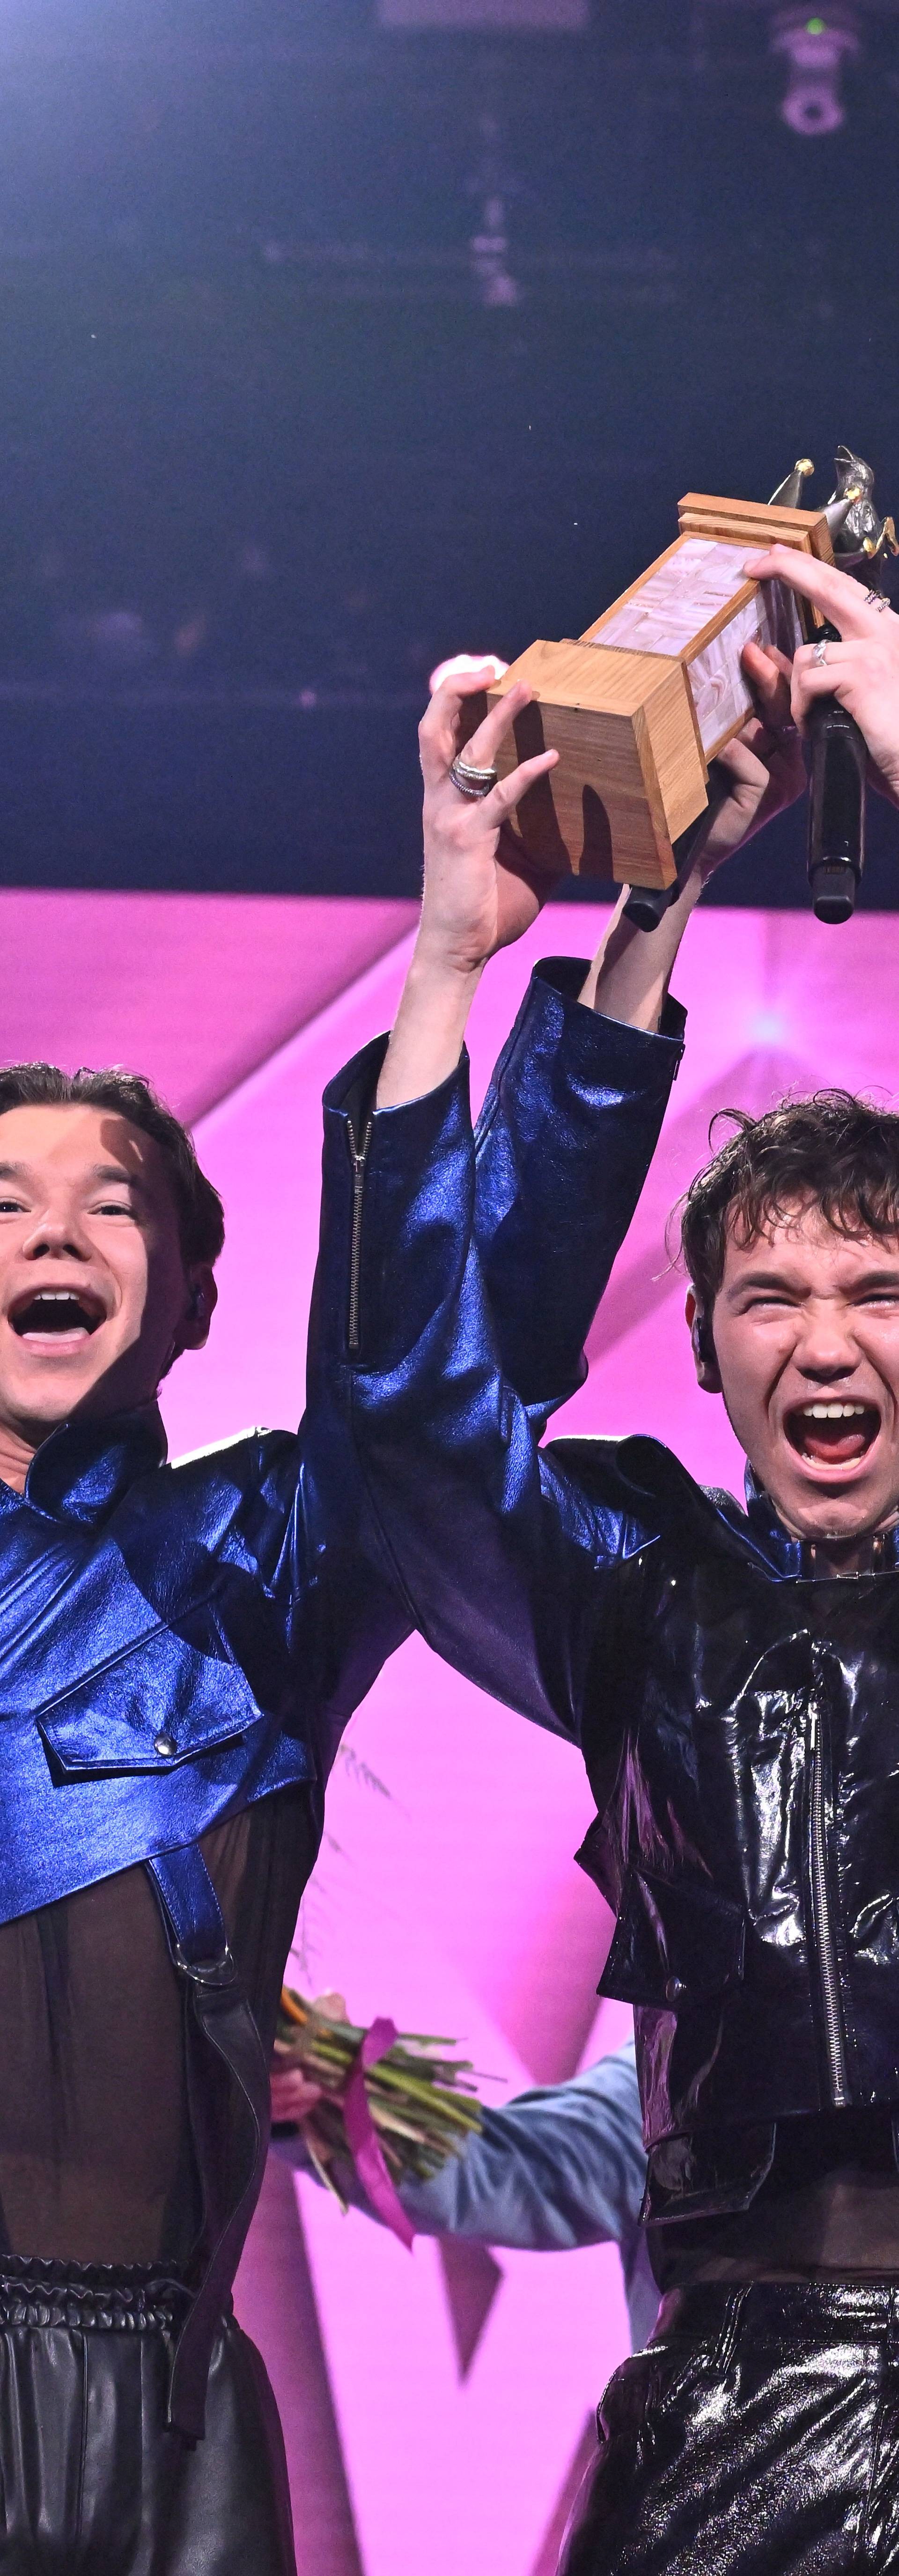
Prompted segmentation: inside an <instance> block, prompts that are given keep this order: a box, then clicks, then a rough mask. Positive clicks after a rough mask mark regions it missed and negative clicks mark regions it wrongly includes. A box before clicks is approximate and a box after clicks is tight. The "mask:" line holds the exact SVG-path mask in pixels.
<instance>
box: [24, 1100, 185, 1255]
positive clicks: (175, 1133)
mask: <svg viewBox="0 0 899 2576" xmlns="http://www.w3.org/2000/svg"><path fill="white" fill-rule="evenodd" d="M82 1104H85V1105H87V1106H88V1107H89V1108H92V1109H111V1110H113V1111H115V1113H116V1114H117V1116H118V1117H120V1118H127V1119H128V1121H129V1123H130V1125H131V1126H132V1127H139V1128H141V1130H142V1132H143V1134H144V1135H145V1136H152V1137H153V1140H154V1143H155V1144H157V1145H158V1146H159V1150H160V1153H161V1155H162V1157H163V1161H164V1163H165V1167H166V1173H167V1176H168V1181H169V1187H170V1189H171V1193H172V1197H173V1199H174V1202H175V1208H176V1211H177V1216H178V1232H179V1235H180V1239H181V1252H182V1256H183V1259H184V1261H185V1263H190V1262H193V1261H209V1262H212V1261H217V1260H218V1256H219V1253H220V1252H221V1249H222V1245H223V1243H224V1240H225V1219H224V1212H223V1209H222V1202H221V1199H220V1198H219V1194H218V1191H217V1190H215V1189H213V1186H212V1182H211V1181H207V1179H206V1174H205V1172H201V1170H200V1166H199V1163H198V1161H197V1157H196V1154H195V1152H194V1146H193V1140H192V1138H191V1137H190V1136H189V1135H188V1132H187V1128H186V1127H182V1125H181V1121H180V1119H178V1118H176V1117H175V1115H174V1112H173V1111H172V1110H171V1109H166V1107H165V1103H164V1102H163V1101H162V1100H159V1099H158V1098H157V1095H156V1093H155V1091H154V1090H153V1087H152V1084H151V1083H149V1082H145V1081H144V1078H143V1075H142V1074H139V1073H127V1072H126V1071H125V1070H124V1068H123V1067H122V1066H121V1065H116V1064H113V1065H105V1066H103V1067H102V1069H101V1070H100V1071H99V1072H96V1073H95V1072H92V1071H91V1068H90V1066H88V1065H81V1066H79V1069H78V1072H77V1073H63V1072H62V1071H61V1069H60V1066H59V1065H58V1064H4V1065H0V1118H2V1117H3V1115H4V1112H5V1110H7V1109H23V1108H51V1109H60V1108H62V1109H67V1108H69V1107H71V1106H73V1105H74V1106H76V1107H80V1106H81V1105H82Z"/></svg>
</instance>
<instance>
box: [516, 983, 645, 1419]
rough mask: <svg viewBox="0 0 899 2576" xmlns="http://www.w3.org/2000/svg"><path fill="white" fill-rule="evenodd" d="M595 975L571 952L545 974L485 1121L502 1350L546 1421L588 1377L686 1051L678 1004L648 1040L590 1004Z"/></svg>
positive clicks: (525, 1009)
mask: <svg viewBox="0 0 899 2576" xmlns="http://www.w3.org/2000/svg"><path fill="white" fill-rule="evenodd" d="M586 974H587V964H586V961H585V960H584V959H579V958H571V957H551V958H548V959H545V960H544V962H543V963H542V964H541V965H540V966H538V967H536V968H535V971H534V973H533V975H532V977H531V981H530V984H529V986H528V990H527V992H526V994H525V997H524V1001H523V1002H522V1005H521V1009H520V1011H519V1013H518V1017H517V1019H516V1022H515V1026H514V1028H513V1030H512V1032H511V1035H510V1036H509V1037H508V1039H507V1041H506V1044H505V1046H504V1048H503V1051H502V1054H501V1056H500V1058H499V1061H498V1064H497V1065H496V1068H495V1071H494V1074H493V1078H492V1081H491V1084H490V1088H489V1091H488V1093H487V1097H486V1099H485V1102H484V1106H483V1109H482V1111H481V1115H480V1117H479V1119H478V1122H477V1126H476V1128H475V1218H474V1222H475V1240H476V1244H477V1249H478V1254H479V1257H480V1263H481V1270H482V1273H483V1278H484V1285H485V1288H486V1291H487V1295H488V1297H489V1300H490V1305H491V1308H492V1312H493V1319H494V1327H495V1331H496V1343H497V1351H498V1354H499V1358H500V1362H501V1365H502V1369H503V1372H504V1375H505V1376H506V1377H507V1378H508V1380H509V1383H510V1385H511V1386H514V1388H515V1390H516V1393H517V1394H518V1395H519V1396H520V1397H521V1399H522V1402H523V1403H524V1404H525V1405H526V1406H527V1408H528V1411H529V1412H530V1413H531V1414H532V1415H533V1416H536V1417H537V1418H538V1419H540V1418H542V1419H544V1420H545V1419H546V1416H547V1415H548V1414H549V1413H550V1412H551V1411H552V1410H553V1408H554V1407H555V1406H556V1405H558V1404H561V1403H564V1401H565V1399H566V1397H567V1396H569V1395H572V1394H573V1393H574V1391H575V1389H576V1388H577V1387H578V1386H580V1385H581V1384H582V1381H583V1379H584V1377H585V1375H586V1360H585V1358H584V1342H585V1340H586V1337H587V1334H588V1332H589V1329H590V1325H591V1323H592V1321H593V1316H594V1314H595V1311H596V1308H597V1306H598V1304H599V1300H600V1298H601V1296H602V1294H603V1291H604V1289H605V1287H606V1283H607V1281H608V1277H609V1272H610V1270H611V1267H612V1262H613V1260H614V1257H615V1254H616V1252H617V1250H618V1247H619V1244H620V1243H621V1242H622V1240H623V1237H624V1235H625V1234H626V1232H627V1229H628V1226H629V1225H630V1222H631V1218H632V1216H633V1213H634V1209H635V1208H636V1205H637V1201H638V1199H639V1196H640V1192H641V1189H642V1187H643V1183H644V1181H645V1179H646V1174H647V1171H648V1169H649V1165H650V1162H651V1160H652V1156H653V1153H654V1151H655V1147H656V1144H657V1142H658V1137H659V1130H660V1128H661V1124H662V1119H663V1117H664V1114H665V1109H666V1106H667V1102H668V1097H669V1093H670V1090H671V1085H672V1082H673V1080H674V1078H675V1076H676V1073H677V1069H678V1065H679V1063H680V1059H681V1055H682V1053H683V1029H684V1012H683V1010H682V1009H681V1006H680V1004H679V1003H678V1002H674V1001H671V1000H669V1001H667V1002H666V1004H665V1009H664V1013H663V1017H662V1027H661V1031H660V1033H659V1034H658V1035H657V1036H655V1035H654V1036H647V1034H646V1033H645V1031H643V1030H641V1029H633V1028H630V1027H629V1026H627V1025H625V1024H624V1023H623V1022H620V1021H616V1020H606V1019H603V1018H602V1017H601V1016H600V1015H599V1014H598V1013H597V1012H596V1011H593V1010H589V1009H587V1008H585V1006H584V1004H583V1003H582V1002H580V1001H579V1000H578V994H579V993H580V991H581V989H582V987H583V983H584V978H585V976H586ZM638 1102H639V1111H637V1106H636V1104H637V1103H638Z"/></svg>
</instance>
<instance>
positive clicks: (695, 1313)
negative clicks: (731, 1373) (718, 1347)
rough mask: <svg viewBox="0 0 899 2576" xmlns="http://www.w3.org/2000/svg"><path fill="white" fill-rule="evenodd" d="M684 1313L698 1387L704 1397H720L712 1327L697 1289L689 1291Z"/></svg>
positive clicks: (719, 1378) (719, 1382)
mask: <svg viewBox="0 0 899 2576" xmlns="http://www.w3.org/2000/svg"><path fill="white" fill-rule="evenodd" d="M684 1311H685V1313H686V1318H687V1324H688V1328H689V1333H690V1340H691V1343H692V1346H693V1366H694V1368H695V1370H696V1383H697V1386H701V1388H702V1392H703V1395H720V1394H721V1377H720V1373H719V1369H718V1362H717V1359H716V1357H715V1344H714V1341H713V1339H712V1327H711V1323H710V1321H709V1317H708V1315H707V1313H706V1310H705V1307H704V1306H701V1305H700V1303H699V1299H698V1297H697V1295H696V1290H695V1288H688V1290H687V1302H686V1307H685V1310H684Z"/></svg>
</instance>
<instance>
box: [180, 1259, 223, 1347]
mask: <svg viewBox="0 0 899 2576" xmlns="http://www.w3.org/2000/svg"><path fill="white" fill-rule="evenodd" d="M187 1277H188V1298H187V1310H186V1313H185V1315H184V1317H183V1319H182V1322H181V1326H180V1329H179V1332H178V1349H179V1351H201V1350H202V1348H203V1344H204V1342H206V1341H208V1339H209V1327H210V1324H211V1322H212V1317H213V1311H214V1309H215V1306H216V1304H217V1301H218V1289H217V1287H216V1284H215V1275H214V1272H213V1270H212V1269H211V1266H210V1264H209V1263H208V1262H206V1261H203V1262H199V1261H198V1262H195V1263H193V1264H192V1266H191V1268H190V1270H189V1271H188V1274H187Z"/></svg>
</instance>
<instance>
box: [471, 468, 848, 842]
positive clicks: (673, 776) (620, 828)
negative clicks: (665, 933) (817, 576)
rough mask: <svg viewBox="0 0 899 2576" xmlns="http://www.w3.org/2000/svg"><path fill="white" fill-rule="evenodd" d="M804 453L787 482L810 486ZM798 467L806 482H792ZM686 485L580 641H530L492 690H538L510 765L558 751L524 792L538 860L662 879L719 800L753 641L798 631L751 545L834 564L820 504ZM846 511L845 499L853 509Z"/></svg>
mask: <svg viewBox="0 0 899 2576" xmlns="http://www.w3.org/2000/svg"><path fill="white" fill-rule="evenodd" d="M811 471H812V468H811V467H810V466H808V464H807V460H805V459H803V460H802V462H801V465H800V466H798V467H797V468H795V469H794V475H793V476H791V477H789V478H788V483H787V484H785V485H783V486H782V487H781V492H786V491H787V490H788V489H790V490H793V489H795V490H796V491H797V494H798V491H799V490H800V489H801V477H802V476H803V475H804V474H805V473H806V472H811ZM797 477H798V478H800V479H799V480H798V481H797V479H796V478H797ZM781 492H779V493H778V494H777V495H776V497H775V501H774V502H772V503H769V504H768V506H767V507H764V506H762V505H761V504H760V503H755V502H752V501H727V500H720V499H718V498H716V497H715V496H714V495H712V494H709V493H704V492H688V493H686V495H685V497H684V499H683V500H682V501H681V503H680V506H679V513H678V517H679V528H680V534H679V535H678V536H677V537H676V538H675V541H674V544H673V546H668V547H667V549H666V551H665V553H664V554H663V555H659V556H658V559H657V561H656V562H655V563H653V564H650V566H649V570H648V572H644V573H643V574H642V575H641V577H640V580H639V581H635V582H632V583H631V587H630V589H629V590H626V591H624V592H623V593H622V596H621V598H620V599H616V600H615V602H614V604H613V606H612V607H611V608H607V609H606V611H605V614H604V615H603V616H602V617H598V618H597V620H596V623H595V625H594V626H588V628H587V631H586V634H584V635H581V636H580V637H579V638H578V641H577V642H576V643H575V642H572V641H569V642H565V643H561V644H549V643H538V644H532V645H531V646H530V647H529V650H528V651H527V652H526V653H522V654H521V656H520V658H519V660H518V661H517V662H513V663H512V666H511V669H510V670H508V671H507V672H506V673H505V674H504V676H503V678H502V679H501V680H497V681H496V683H495V685H494V686H493V687H492V688H491V689H490V690H489V691H488V703H489V704H490V705H494V704H495V703H496V702H497V700H499V699H500V698H502V697H505V695H506V693H507V691H508V690H509V689H511V688H512V687H513V685H514V683H515V681H516V680H527V682H528V684H529V686H530V688H531V689H532V690H533V693H534V694H533V697H532V700H531V703H530V705H529V706H527V707H526V708H525V709H524V712H523V714H522V715H521V716H520V717H519V719H518V721H517V723H516V725H515V736H514V742H513V741H512V740H511V739H510V740H509V741H507V742H505V743H504V744H503V745H502V746H501V748H500V751H499V754H498V756H497V757H498V767H499V769H500V771H501V772H502V773H503V774H505V773H506V772H508V770H510V769H514V767H515V766H516V763H517V762H518V761H519V760H526V759H528V758H529V757H530V756H531V755H533V754H534V753H535V752H538V751H543V750H549V749H550V747H552V748H553V749H555V750H557V751H558V753H559V760H558V763H557V766H556V768H555V769H554V770H552V771H550V773H549V774H548V776H547V777H545V778H540V779H538V780H537V781H536V784H535V785H534V786H533V787H530V788H529V789H528V792H527V795H526V796H524V797H523V798H522V801H521V804H520V805H519V808H518V813H517V817H516V825H515V829H516V833H517V836H518V837H519V839H520V841H521V843H522V845H523V848H524V851H525V853H526V855H527V858H528V859H529V860H530V862H531V864H532V865H534V866H537V867H545V868H548V869H552V870H554V871H556V870H562V871H565V870H569V869H570V870H571V871H572V872H573V874H574V875H575V876H589V877H606V878H608V877H610V876H611V877H615V878H617V880H618V882H619V884H623V885H631V886H645V887H652V888H658V889H664V888H666V887H668V886H671V885H673V884H674V881H675V878H676V875H677V868H676V862H675V857H674V851H673V847H672V844H673V843H674V842H675V841H676V840H677V838H678V835H679V834H680V833H681V832H685V831H686V830H687V828H688V826H689V824H691V823H695V822H696V821H698V818H699V816H700V815H701V814H702V813H703V812H704V811H705V808H706V806H707V804H708V794H707V780H708V772H709V764H710V762H711V761H713V760H714V759H715V756H716V754H717V753H718V752H719V751H721V750H722V749H723V746H724V744H725V743H726V742H729V740H730V737H731V735H732V734H735V733H738V732H739V730H740V727H741V725H744V724H745V723H746V720H747V717H748V716H749V715H750V714H751V712H752V700H751V696H750V692H749V689H748V686H747V683H746V680H745V678H744V676H743V671H742V668H741V663H740V655H741V652H742V649H743V646H744V644H748V643H750V642H757V643H759V644H762V645H765V644H778V645H780V646H781V647H782V649H783V651H784V652H785V653H789V654H792V653H794V652H795V650H796V646H797V644H799V643H801V641H802V627H801V624H800V619H799V613H798V610H797V605H796V602H795V599H794V596H793V593H792V592H791V591H789V590H787V588H786V586H785V584H784V583H782V582H756V581H750V580H748V579H747V577H746V574H745V573H744V571H743V563H744V559H745V557H746V555H747V554H749V553H751V552H752V551H753V550H754V549H756V548H762V547H768V546H771V545H774V544H778V545H787V546H798V547H799V548H800V549H801V550H802V551H803V552H805V553H807V554H814V555H818V556H819V557H820V558H821V559H822V560H823V561H824V562H825V563H832V562H833V559H834V558H833V547H832V544H831V528H830V525H829V523H828V514H827V512H826V511H825V510H823V509H822V510H801V509H798V508H792V507H784V506H783V504H782V502H781ZM847 506H848V505H847Z"/></svg>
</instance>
